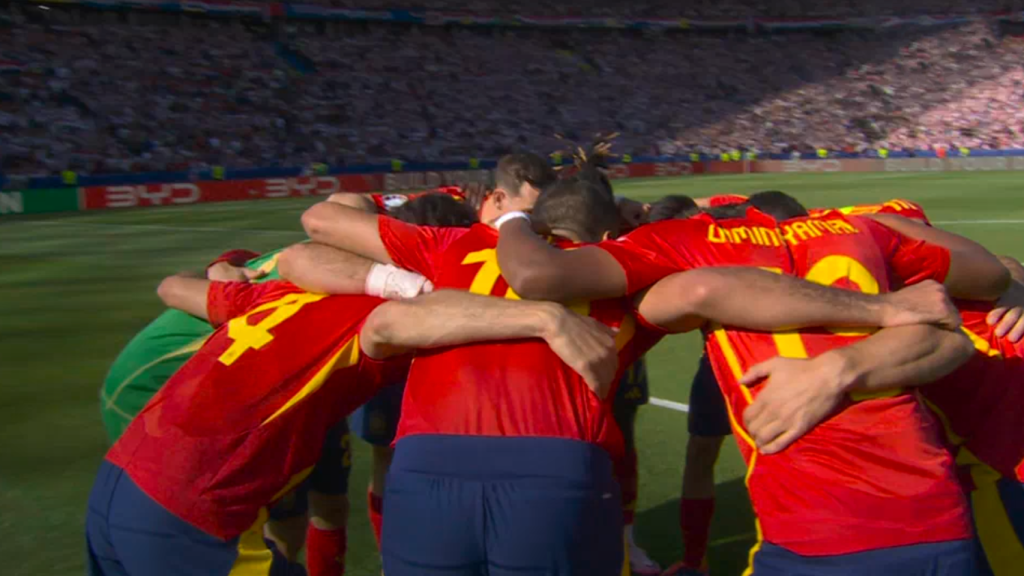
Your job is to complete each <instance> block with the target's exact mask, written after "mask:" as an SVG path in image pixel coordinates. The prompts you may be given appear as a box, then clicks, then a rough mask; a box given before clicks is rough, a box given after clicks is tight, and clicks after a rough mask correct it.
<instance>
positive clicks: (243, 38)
mask: <svg viewBox="0 0 1024 576" xmlns="http://www.w3.org/2000/svg"><path fill="white" fill-rule="evenodd" d="M332 32H333V33H330V34H321V33H317V32H313V31H311V30H310V29H309V27H305V26H299V27H296V28H293V29H292V30H291V31H290V33H288V34H287V37H288V39H287V40H286V41H285V42H275V41H273V40H271V39H270V38H269V37H268V36H267V35H266V34H265V33H263V32H260V33H256V32H252V31H249V30H247V29H245V28H243V27H242V26H241V25H240V24H238V23H224V22H218V21H207V20H194V21H192V22H191V25H190V26H170V27H166V26H130V25H127V24H103V25H90V26H80V27H70V28H69V27H43V26H38V25H19V26H16V27H13V28H11V29H10V33H8V34H4V35H2V36H0V52H2V53H3V54H4V57H3V60H4V62H3V63H4V68H5V70H6V71H8V72H14V73H8V74H3V75H0V130H2V133H3V134H4V138H2V141H0V156H2V162H0V170H2V171H3V172H4V173H6V174H7V175H52V174H56V173H59V172H60V171H61V170H66V169H70V170H74V171H76V172H79V173H111V172H126V171H127V172H140V171H154V170H183V169H201V168H204V167H209V166H215V165H222V166H227V167H231V168H247V167H260V166H275V165H278V166H296V165H299V166H305V165H309V164H311V163H316V162H323V163H327V164H332V165H341V164H349V165H352V164H362V163H366V162H387V161H389V160H391V159H393V158H399V159H403V160H432V161H437V160H456V161H459V160H465V159H466V158H470V157H492V156H495V155H497V154H499V153H500V152H502V151H505V150H509V149H533V150H551V149H554V148H555V147H557V146H558V141H557V140H556V139H555V138H554V137H553V134H555V133H556V132H564V133H566V134H567V135H569V136H572V137H577V138H578V137H581V136H583V135H587V134H591V133H594V132H597V131H606V130H618V131H620V132H622V133H623V137H622V138H621V139H620V141H619V142H618V146H619V148H620V150H621V151H622V152H625V153H630V154H632V155H634V156H636V155H642V154H684V153H689V152H693V151H700V152H705V153H710V154H717V153H719V152H720V151H723V150H731V149H737V148H739V149H743V150H752V151H757V152H759V153H769V152H771V153H789V152H791V151H793V150H799V151H808V150H815V149H817V148H828V149H831V150H847V151H860V150H864V149H869V148H876V147H880V146H884V147H888V148H893V149H897V148H918V149H921V148H932V147H951V146H952V147H959V146H968V147H972V148H1003V147H1022V146H1024V130H1022V122H1024V111H1022V110H1024V107H1022V106H1021V101H1022V98H1024V85H1022V81H1024V70H1022V68H1021V66H1020V57H1021V55H1022V52H1024V48H1022V44H1021V43H1019V42H1018V41H1017V40H1016V39H1015V38H1013V37H1012V36H1006V37H1003V36H1002V35H1000V34H999V31H998V30H996V29H995V28H994V25H989V24H987V23H982V22H976V23H973V24H970V25H965V26H962V27H958V28H945V29H941V30H937V29H919V30H916V31H912V32H908V31H907V30H905V29H901V30H897V31H892V32H878V33H867V32H863V33H861V32H845V33H837V34H831V35H828V36H823V35H818V34H805V33H788V34H784V35H746V34H742V35H735V36H728V37H726V36H720V35H701V34H681V33H663V34H656V33H652V34H645V35H640V34H635V33H628V32H615V31H582V30H581V31H569V32H567V31H557V32H555V31H545V30H531V29H517V30H481V29H469V28H459V27H452V28H436V27H401V26H378V27H373V26H370V27H367V26H363V25H357V24H338V25H336V27H334V29H333V30H332ZM282 35H284V33H282ZM709 70H713V73H709ZM638 86H642V88H643V89H637V87H638Z"/></svg>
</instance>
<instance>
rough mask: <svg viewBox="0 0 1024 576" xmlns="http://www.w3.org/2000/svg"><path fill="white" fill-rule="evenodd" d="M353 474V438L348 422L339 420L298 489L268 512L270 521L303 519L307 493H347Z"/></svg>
mask: <svg viewBox="0 0 1024 576" xmlns="http://www.w3.org/2000/svg"><path fill="white" fill-rule="evenodd" d="M351 473H352V437H351V436H350V435H349V432H348V422H346V421H344V420H342V421H341V422H340V423H339V424H337V425H336V426H335V427H334V428H331V430H330V431H329V432H328V433H327V437H326V438H324V445H323V448H321V449H320V460H318V461H317V463H316V466H314V467H313V471H312V472H311V473H310V474H309V477H308V478H306V479H305V480H304V481H303V482H302V483H301V484H299V487H298V488H296V489H295V490H293V491H292V492H291V493H290V494H288V495H286V496H285V497H283V498H281V499H280V500H278V501H277V502H275V503H274V505H273V506H272V507H271V508H270V519H271V520H287V519H289V518H296V517H298V516H305V515H306V512H307V511H308V510H309V491H310V490H313V491H314V492H319V493H321V494H329V495H338V494H346V493H348V479H349V475H350V474H351Z"/></svg>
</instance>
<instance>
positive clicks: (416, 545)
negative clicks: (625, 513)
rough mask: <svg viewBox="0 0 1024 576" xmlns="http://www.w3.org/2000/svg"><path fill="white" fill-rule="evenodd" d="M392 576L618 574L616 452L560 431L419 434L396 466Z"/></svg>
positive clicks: (388, 558) (388, 546)
mask: <svg viewBox="0 0 1024 576" xmlns="http://www.w3.org/2000/svg"><path fill="white" fill-rule="evenodd" d="M386 486H387V488H386V489H385V495H384V501H385V502H387V506H385V508H384V534H383V543H382V556H383V560H384V573H385V574H387V575H388V576H435V575H446V576H450V575H465V576H470V575H473V576H475V575H483V574H487V575H489V576H506V575H508V576H512V575H515V576H533V575H536V576H540V575H545V576H569V575H573V576H619V574H620V573H621V570H622V562H623V545H622V504H621V502H620V497H619V487H618V485H617V484H616V482H615V478H614V476H613V474H612V462H611V458H610V457H609V456H608V454H607V453H606V452H605V451H604V450H603V449H601V448H599V447H598V446H596V445H593V444H588V443H585V442H577V441H573V440H565V439H560V438H524V437H519V438H506V437H482V436H443V435H420V436H410V437H407V438H403V439H402V440H400V441H399V442H398V444H397V446H396V449H395V459H394V461H393V462H392V464H391V470H390V472H389V473H388V479H387V484H386Z"/></svg>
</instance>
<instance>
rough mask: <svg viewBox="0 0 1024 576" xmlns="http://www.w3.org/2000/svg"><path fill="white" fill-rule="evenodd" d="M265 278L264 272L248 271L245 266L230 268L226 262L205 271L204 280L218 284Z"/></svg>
mask: <svg viewBox="0 0 1024 576" xmlns="http://www.w3.org/2000/svg"><path fill="white" fill-rule="evenodd" d="M263 276H266V272H260V271H259V270H250V269H248V268H246V267H245V266H232V265H231V264H230V263H228V262H218V263H216V264H214V265H213V266H210V267H209V268H207V269H206V279H207V280H215V281H218V282H249V281H251V280H258V279H259V278H262V277H263Z"/></svg>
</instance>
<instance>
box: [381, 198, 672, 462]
mask: <svg viewBox="0 0 1024 576" xmlns="http://www.w3.org/2000/svg"><path fill="white" fill-rule="evenodd" d="M379 220H380V235H381V239H382V240H383V241H384V246H385V247H387V250H388V253H389V254H390V255H391V258H392V260H394V261H395V263H396V264H397V265H398V266H401V267H402V268H406V269H408V270H413V271H415V272H419V273H420V274H423V275H424V276H426V277H427V278H428V279H430V281H431V282H433V283H434V286H435V287H436V288H455V289H460V290H468V291H469V292H473V293H475V294H489V295H493V296H498V297H504V298H513V299H518V296H517V295H516V294H515V292H514V291H513V290H512V289H511V288H510V287H509V285H508V283H507V282H506V281H505V279H504V278H502V276H501V270H500V269H499V268H498V259H497V254H496V247H497V245H498V233H497V232H496V231H495V230H494V229H493V228H491V227H489V226H486V225H483V224H477V225H475V226H473V227H471V228H432V227H427V226H414V225H411V224H405V223H403V222H399V221H397V220H394V219H392V218H388V217H385V216H381V217H379ZM574 309H576V310H577V311H579V312H581V313H588V314H589V315H590V316H592V317H594V318H596V319H597V320H599V321H601V322H603V323H605V324H606V325H608V326H611V327H613V328H619V335H618V340H619V350H620V355H619V375H618V376H617V377H616V382H618V380H619V377H620V376H621V373H622V372H623V371H624V370H625V369H626V368H628V367H629V366H630V365H631V364H632V363H633V362H634V361H636V359H637V358H639V357H640V356H642V355H643V353H644V352H646V351H647V350H648V349H649V348H650V347H652V346H653V345H654V344H655V343H656V342H657V340H658V339H659V338H660V334H656V333H654V332H653V331H651V330H648V329H646V328H644V327H639V326H637V325H636V322H635V320H634V317H633V316H632V306H631V305H630V303H629V302H628V301H627V300H626V299H617V300H601V301H594V302H589V303H580V304H579V305H578V306H577V307H574ZM613 397H614V391H613V393H612V394H611V395H609V396H608V398H607V400H604V401H602V400H600V399H598V398H597V396H595V395H594V394H593V393H592V392H591V391H590V389H589V388H587V386H586V383H585V382H584V381H583V379H582V378H581V377H580V376H579V375H578V374H577V373H576V372H575V371H573V370H572V369H571V368H569V367H568V366H566V365H565V363H563V362H562V361H561V359H559V358H558V356H556V355H555V354H554V353H553V352H552V351H551V349H550V348H549V347H548V345H547V344H546V343H545V342H543V341H539V340H536V341H518V342H498V343H483V344H475V345H472V346H460V347H455V348H447V349H439V350H435V351H431V352H421V353H419V354H418V355H417V356H416V360H415V361H414V362H413V365H412V369H411V370H410V372H409V378H408V380H407V381H406V385H405V398H404V400H403V402H402V418H401V420H400V421H399V425H398V432H397V434H396V441H397V440H401V438H403V437H405V436H410V435H414V434H458V435H474V436H548V437H556V438H569V439H575V440H583V441H587V442H593V443H595V444H598V445H600V446H602V447H604V448H605V449H606V450H607V451H608V452H609V453H610V454H611V455H612V456H613V457H617V456H619V455H620V454H621V453H622V451H623V441H622V434H621V432H620V431H619V429H618V427H617V426H616V425H615V420H614V418H613V417H612V412H611V402H612V399H613Z"/></svg>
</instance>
